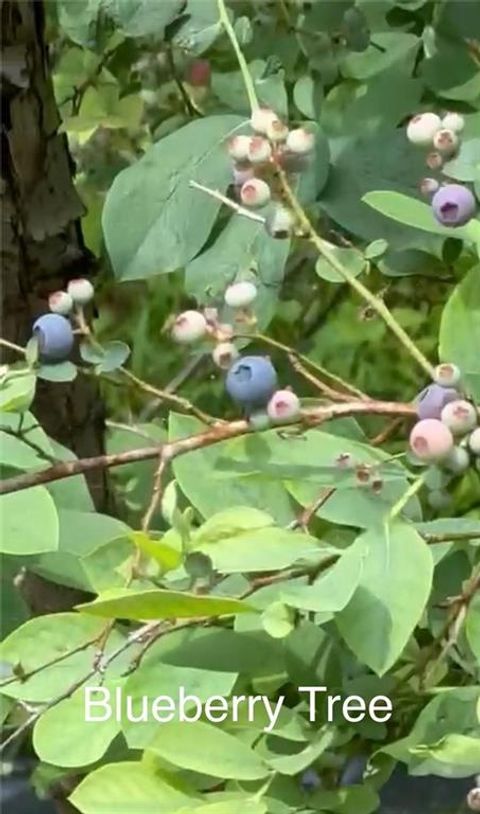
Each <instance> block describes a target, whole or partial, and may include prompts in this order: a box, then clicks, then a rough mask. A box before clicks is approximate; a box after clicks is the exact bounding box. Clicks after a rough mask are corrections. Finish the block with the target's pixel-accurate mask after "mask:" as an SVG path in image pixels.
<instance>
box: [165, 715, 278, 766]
mask: <svg viewBox="0 0 480 814" xmlns="http://www.w3.org/2000/svg"><path fill="white" fill-rule="evenodd" d="M150 750H151V751H152V752H153V753H154V754H157V755H159V756H160V757H161V758H163V759H164V760H167V761H168V762H169V763H172V764H173V765H174V766H180V767H181V768H183V769H189V770H190V771H194V772H200V773H202V774H206V775H213V776H214V777H221V778H222V779H230V778H231V779H235V780H258V779H259V778H261V777H265V776H266V775H267V774H268V769H267V767H266V766H265V765H264V763H263V762H262V760H261V759H260V757H258V756H257V755H256V754H255V752H253V751H252V749H250V747H249V746H248V745H247V744H245V743H243V742H242V741H241V740H239V739H238V738H236V737H234V736H233V735H229V734H228V733H227V732H223V731H222V730H221V729H218V728H217V727H215V726H212V725H211V724H208V723H205V722H204V721H197V722H196V723H180V722H177V721H172V722H171V723H166V724H162V728H161V731H160V732H159V735H158V738H157V739H156V740H155V741H154V742H153V743H152V744H151V745H150Z"/></svg>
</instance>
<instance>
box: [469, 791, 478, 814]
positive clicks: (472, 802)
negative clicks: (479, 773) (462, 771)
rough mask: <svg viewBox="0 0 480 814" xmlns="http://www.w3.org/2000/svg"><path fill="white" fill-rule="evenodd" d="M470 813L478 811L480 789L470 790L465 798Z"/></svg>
mask: <svg viewBox="0 0 480 814" xmlns="http://www.w3.org/2000/svg"><path fill="white" fill-rule="evenodd" d="M467 805H468V807H469V809H470V811H480V788H475V789H471V790H470V791H469V792H468V796H467Z"/></svg>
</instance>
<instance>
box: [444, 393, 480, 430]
mask: <svg viewBox="0 0 480 814" xmlns="http://www.w3.org/2000/svg"><path fill="white" fill-rule="evenodd" d="M441 419H442V422H443V423H444V424H445V426H446V427H448V428H449V429H450V430H451V431H452V432H453V434H454V435H464V434H465V433H467V432H470V431H471V430H473V429H475V427H476V426H477V422H478V416H477V411H476V409H475V407H474V406H473V404H470V402H469V401H465V399H458V400H457V401H450V402H449V403H448V404H446V405H445V407H444V408H443V410H442V413H441Z"/></svg>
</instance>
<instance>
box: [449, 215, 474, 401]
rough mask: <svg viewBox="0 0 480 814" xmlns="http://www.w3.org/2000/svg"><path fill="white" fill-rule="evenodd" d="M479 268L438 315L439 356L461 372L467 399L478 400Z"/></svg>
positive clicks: (459, 285)
mask: <svg viewBox="0 0 480 814" xmlns="http://www.w3.org/2000/svg"><path fill="white" fill-rule="evenodd" d="M465 228H466V227H465ZM479 348H480V265H478V266H475V267H474V268H472V269H470V271H469V272H468V274H466V275H465V277H464V278H463V280H461V282H460V283H459V284H458V285H457V286H456V287H455V289H454V291H453V293H452V294H451V296H450V299H449V300H448V302H447V304H446V306H445V308H444V309H443V313H442V320H441V323H440V348H439V355H440V358H441V359H442V361H444V362H454V363H455V364H457V365H458V366H459V368H460V370H461V371H462V375H463V379H464V381H465V384H466V386H467V389H468V391H469V393H470V394H471V396H472V397H473V398H474V399H475V400H476V401H480V353H479V350H478V349H479Z"/></svg>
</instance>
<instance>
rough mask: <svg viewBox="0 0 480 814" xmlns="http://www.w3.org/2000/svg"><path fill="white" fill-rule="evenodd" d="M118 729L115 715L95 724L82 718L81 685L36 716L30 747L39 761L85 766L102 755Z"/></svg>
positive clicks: (83, 706)
mask: <svg viewBox="0 0 480 814" xmlns="http://www.w3.org/2000/svg"><path fill="white" fill-rule="evenodd" d="M119 732H120V724H119V723H118V722H117V721H116V720H115V716H114V715H111V716H110V717H109V718H108V719H107V720H106V721H101V720H99V721H97V722H95V723H94V724H92V723H91V722H88V721H87V720H86V719H85V694H84V690H83V688H82V689H81V690H78V691H77V692H76V693H75V694H74V695H73V696H72V697H71V698H67V699H66V700H65V701H61V702H60V703H59V704H57V705H56V706H54V707H52V709H48V710H47V711H46V712H45V713H44V714H43V715H42V716H41V718H39V720H38V721H37V723H36V725H35V728H34V730H33V747H34V749H35V752H36V753H37V755H38V757H39V758H40V760H43V761H44V762H45V763H51V764H52V765H53V766H62V767H65V768H75V767H77V766H88V765H89V764H91V763H95V762H96V761H97V760H100V758H102V757H103V755H104V754H105V752H106V751H107V749H108V747H109V745H110V743H111V742H112V741H113V739H114V738H115V737H116V735H117V734H118V733H119Z"/></svg>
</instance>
